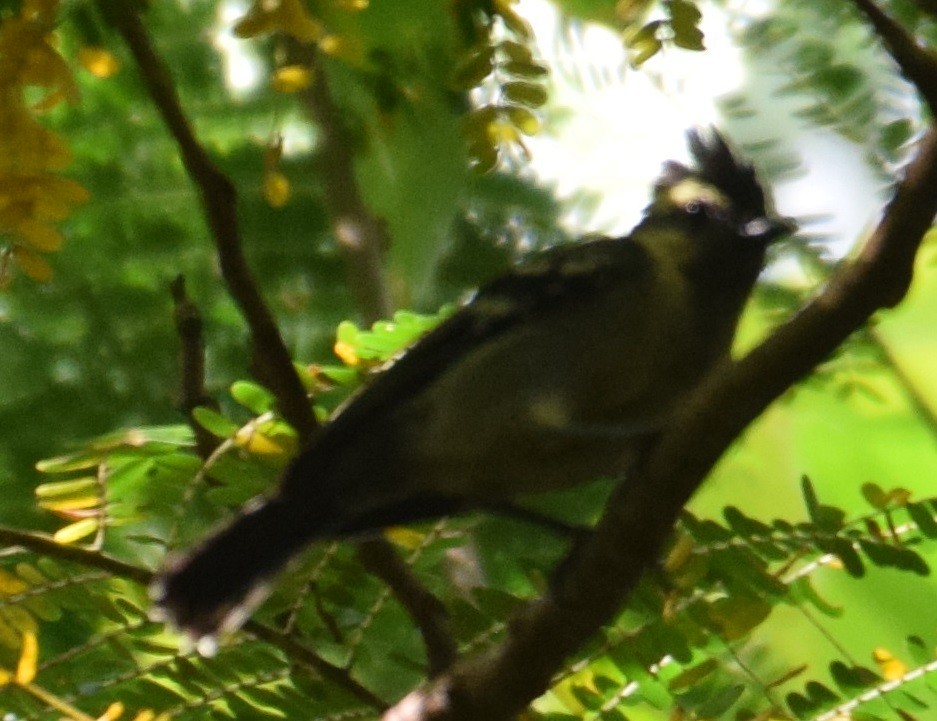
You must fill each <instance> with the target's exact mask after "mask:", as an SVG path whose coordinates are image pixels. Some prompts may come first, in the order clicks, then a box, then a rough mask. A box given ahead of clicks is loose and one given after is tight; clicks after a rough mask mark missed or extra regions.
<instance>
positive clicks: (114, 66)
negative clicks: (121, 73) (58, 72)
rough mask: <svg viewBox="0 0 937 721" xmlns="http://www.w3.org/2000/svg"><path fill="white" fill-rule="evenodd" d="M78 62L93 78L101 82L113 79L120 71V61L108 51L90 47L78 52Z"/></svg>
mask: <svg viewBox="0 0 937 721" xmlns="http://www.w3.org/2000/svg"><path fill="white" fill-rule="evenodd" d="M78 62H79V64H80V65H81V67H83V68H84V69H85V70H87V71H88V72H89V73H91V74H92V75H94V77H96V78H101V79H102V80H104V79H107V78H110V77H113V76H114V75H115V74H116V73H117V71H118V70H120V61H119V60H118V59H117V58H116V57H114V55H113V54H112V53H111V52H110V51H109V50H105V49H104V48H101V47H94V46H91V45H88V46H85V47H83V48H82V49H81V50H79V51H78Z"/></svg>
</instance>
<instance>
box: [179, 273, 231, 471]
mask: <svg viewBox="0 0 937 721" xmlns="http://www.w3.org/2000/svg"><path fill="white" fill-rule="evenodd" d="M169 290H170V292H171V293H172V300H173V320H174V321H175V323H176V335H178V336H179V370H180V374H181V376H182V377H181V379H180V384H179V386H180V389H181V394H180V395H181V398H180V399H179V405H180V407H181V409H182V412H183V413H185V417H186V420H187V421H188V423H189V425H190V426H191V428H192V432H193V433H194V434H195V449H196V452H197V453H198V455H199V457H200V458H201V459H202V460H207V459H208V458H210V457H211V454H212V453H214V451H215V449H216V448H217V447H218V444H219V443H220V441H219V439H218V438H217V437H215V436H214V435H212V434H211V433H209V432H208V431H207V430H206V429H205V428H204V427H203V426H202V425H201V424H200V423H198V422H197V421H196V420H195V418H194V417H193V416H192V411H193V410H195V409H196V408H198V407H199V406H207V407H209V408H217V407H218V404H217V403H216V402H215V400H214V398H212V397H211V396H210V395H208V393H207V392H206V391H205V342H204V339H203V337H202V315H201V313H199V311H198V308H196V306H195V304H194V303H193V302H192V299H191V298H189V295H188V293H186V290H185V277H184V276H182V275H178V276H176V278H175V279H174V280H173V281H172V283H170V284H169Z"/></svg>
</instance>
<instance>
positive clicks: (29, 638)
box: [16, 631, 39, 685]
mask: <svg viewBox="0 0 937 721" xmlns="http://www.w3.org/2000/svg"><path fill="white" fill-rule="evenodd" d="M38 665H39V641H38V640H37V639H36V634H35V633H34V632H33V631H27V632H26V633H24V634H23V650H22V651H20V660H19V662H18V663H17V664H16V682H17V683H18V684H20V685H26V684H28V683H30V682H31V681H32V680H33V679H34V678H36V667H37V666H38Z"/></svg>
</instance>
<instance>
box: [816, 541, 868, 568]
mask: <svg viewBox="0 0 937 721" xmlns="http://www.w3.org/2000/svg"><path fill="white" fill-rule="evenodd" d="M816 544H817V548H819V549H820V550H821V551H823V552H824V553H832V554H833V555H834V556H836V557H837V558H839V560H840V561H842V562H843V567H844V568H845V569H846V572H847V573H848V574H849V575H850V576H853V577H854V578H861V577H862V576H864V575H865V566H864V565H863V564H862V559H861V558H860V557H859V553H858V552H857V551H856V549H855V547H854V546H853V542H852V541H851V540H848V539H845V538H842V537H841V536H820V537H818V538H817V539H816Z"/></svg>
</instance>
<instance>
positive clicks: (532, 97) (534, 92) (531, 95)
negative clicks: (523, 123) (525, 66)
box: [501, 80, 548, 108]
mask: <svg viewBox="0 0 937 721" xmlns="http://www.w3.org/2000/svg"><path fill="white" fill-rule="evenodd" d="M501 91H502V92H503V93H504V97H506V98H507V99H508V100H510V101H512V102H515V103H519V104H520V105H524V106H527V107H529V108H537V107H540V106H541V105H543V104H544V103H545V102H547V99H548V95H547V89H546V88H545V87H543V86H542V85H539V84H537V83H531V82H527V81H525V80H512V81H511V82H508V83H505V84H504V85H502V86H501Z"/></svg>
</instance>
